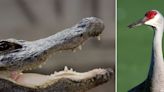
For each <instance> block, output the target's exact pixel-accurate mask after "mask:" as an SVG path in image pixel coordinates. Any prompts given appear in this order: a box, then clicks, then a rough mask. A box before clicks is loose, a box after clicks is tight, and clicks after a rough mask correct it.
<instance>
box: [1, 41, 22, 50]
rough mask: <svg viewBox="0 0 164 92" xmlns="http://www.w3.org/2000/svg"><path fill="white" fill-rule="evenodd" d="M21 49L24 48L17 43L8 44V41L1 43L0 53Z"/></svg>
mask: <svg viewBox="0 0 164 92" xmlns="http://www.w3.org/2000/svg"><path fill="white" fill-rule="evenodd" d="M19 48H22V46H21V45H19V44H17V43H13V42H8V41H1V42H0V51H6V50H14V49H19Z"/></svg>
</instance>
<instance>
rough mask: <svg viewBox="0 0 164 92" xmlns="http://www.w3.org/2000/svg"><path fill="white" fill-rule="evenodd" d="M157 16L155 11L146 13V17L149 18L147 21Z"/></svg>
mask: <svg viewBox="0 0 164 92" xmlns="http://www.w3.org/2000/svg"><path fill="white" fill-rule="evenodd" d="M155 15H157V12H156V11H154V10H151V11H148V12H146V14H145V17H146V18H147V20H150V19H152V18H154V17H155Z"/></svg>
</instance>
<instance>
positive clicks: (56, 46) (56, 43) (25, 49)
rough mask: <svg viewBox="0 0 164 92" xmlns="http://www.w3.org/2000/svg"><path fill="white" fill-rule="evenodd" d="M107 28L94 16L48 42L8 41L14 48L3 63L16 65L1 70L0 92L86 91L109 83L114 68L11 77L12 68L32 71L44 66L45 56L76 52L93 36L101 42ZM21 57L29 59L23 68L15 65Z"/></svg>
mask: <svg viewBox="0 0 164 92" xmlns="http://www.w3.org/2000/svg"><path fill="white" fill-rule="evenodd" d="M103 29H104V24H103V23H102V21H101V20H100V19H97V18H95V17H91V18H86V19H83V20H82V21H81V22H80V23H78V24H76V25H75V26H74V27H72V28H70V29H67V30H65V31H62V32H59V33H57V34H56V35H53V36H50V37H48V38H45V39H41V40H37V41H33V42H32V43H31V42H26V41H19V40H13V41H11V40H8V41H6V42H7V44H9V46H10V45H11V47H12V48H10V52H5V53H7V54H6V55H8V56H7V57H6V56H2V57H3V58H2V59H1V62H2V61H3V60H7V59H8V57H12V62H13V63H6V64H11V65H10V67H7V68H8V69H9V70H1V71H0V92H18V90H19V92H36V91H37V92H42V91H43V92H54V91H55V92H84V91H86V90H88V89H90V88H93V87H95V86H97V85H100V84H102V83H105V82H107V81H108V80H110V79H111V75H112V74H113V71H112V70H111V69H101V68H98V69H93V70H90V71H88V72H84V73H78V72H76V71H74V70H73V69H72V68H70V69H68V67H65V68H64V70H63V71H59V72H54V73H53V74H50V75H43V74H37V73H21V74H20V76H19V77H18V78H17V79H16V80H15V79H12V78H11V69H14V70H19V69H22V70H26V69H29V66H30V68H31V67H32V68H34V67H38V66H40V62H41V61H42V63H43V61H44V62H45V57H46V58H47V56H48V55H49V54H50V53H51V52H53V51H61V50H70V49H71V50H72V49H74V50H75V48H79V49H81V44H82V43H83V42H84V41H85V40H87V39H88V38H89V37H97V39H98V40H100V36H99V35H100V34H101V32H102V30H103ZM29 43H30V44H29ZM3 44H4V43H3ZM14 44H16V45H17V44H19V45H20V47H19V48H16V47H14V46H16V45H14ZM39 46H40V47H39ZM45 47H46V48H45ZM33 48H34V49H33ZM12 49H18V51H15V50H14V51H12ZM31 49H32V50H31ZM36 52H37V53H36ZM38 52H39V54H38ZM11 53H12V55H13V53H14V55H15V56H11ZM22 53H23V54H22ZM26 53H28V54H26ZM33 53H34V54H33ZM47 53H48V55H47ZM21 55H22V56H24V57H23V58H25V57H27V58H25V59H23V60H24V61H23V62H20V63H22V64H20V65H22V66H21V67H20V66H18V65H15V66H14V63H15V62H14V59H16V60H17V58H15V57H18V58H19V57H20V56H21ZM28 55H29V56H28ZM13 57H14V58H13ZM29 57H30V60H33V61H32V63H29ZM42 57H44V58H42ZM4 58H5V59H4ZM26 59H27V60H26ZM3 62H4V61H3ZM6 62H7V61H6ZM15 64H19V63H15ZM24 64H29V65H24ZM4 65H5V64H4ZM2 66H3V64H1V67H2ZM8 66H9V65H8ZM3 67H5V66H3ZM24 67H25V68H24ZM17 68H18V69H17Z"/></svg>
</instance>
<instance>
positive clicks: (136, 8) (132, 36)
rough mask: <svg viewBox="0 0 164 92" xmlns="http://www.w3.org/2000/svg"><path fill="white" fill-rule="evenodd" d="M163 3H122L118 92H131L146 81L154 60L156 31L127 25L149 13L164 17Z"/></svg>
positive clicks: (151, 0) (159, 0)
mask: <svg viewBox="0 0 164 92" xmlns="http://www.w3.org/2000/svg"><path fill="white" fill-rule="evenodd" d="M163 3H164V1H163V0H118V5H117V6H118V11H117V12H118V15H117V17H118V32H117V34H118V35H117V37H118V42H117V43H118V44H117V48H118V49H117V50H118V56H117V57H118V80H117V81H118V92H127V91H128V90H129V89H131V88H133V87H135V86H136V85H137V84H139V83H141V82H142V81H144V80H145V79H146V77H147V73H148V69H149V64H150V57H151V48H152V39H153V31H152V29H151V28H150V27H147V26H141V27H137V28H135V29H128V27H127V26H128V25H129V24H130V23H132V22H134V21H136V20H138V19H140V18H142V17H143V16H144V14H145V12H146V11H148V10H152V9H155V10H158V11H160V12H161V13H162V14H164V8H163Z"/></svg>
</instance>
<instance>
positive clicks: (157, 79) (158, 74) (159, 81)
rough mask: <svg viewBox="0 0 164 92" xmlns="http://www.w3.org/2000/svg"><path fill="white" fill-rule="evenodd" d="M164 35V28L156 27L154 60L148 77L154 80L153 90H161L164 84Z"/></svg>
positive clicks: (153, 49) (156, 91)
mask: <svg viewBox="0 0 164 92" xmlns="http://www.w3.org/2000/svg"><path fill="white" fill-rule="evenodd" d="M162 37H163V28H156V30H155V34H154V39H153V48H152V58H151V59H152V61H151V65H150V70H149V75H148V79H150V81H152V82H151V83H152V92H160V91H159V90H164V89H163V88H162V89H161V88H160V86H164V79H163V78H164V62H163V52H162Z"/></svg>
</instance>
